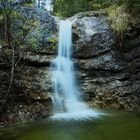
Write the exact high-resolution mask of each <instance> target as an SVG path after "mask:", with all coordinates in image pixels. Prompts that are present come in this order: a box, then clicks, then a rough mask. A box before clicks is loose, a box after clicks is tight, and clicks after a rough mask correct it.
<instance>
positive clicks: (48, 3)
mask: <svg viewBox="0 0 140 140" xmlns="http://www.w3.org/2000/svg"><path fill="white" fill-rule="evenodd" d="M35 4H36V6H37V7H38V8H43V9H46V10H47V11H49V12H51V11H53V5H52V0H35Z"/></svg>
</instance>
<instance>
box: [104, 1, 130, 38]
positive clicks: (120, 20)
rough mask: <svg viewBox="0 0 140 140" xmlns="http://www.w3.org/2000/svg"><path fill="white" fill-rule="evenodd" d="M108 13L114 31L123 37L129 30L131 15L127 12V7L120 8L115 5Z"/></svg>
mask: <svg viewBox="0 0 140 140" xmlns="http://www.w3.org/2000/svg"><path fill="white" fill-rule="evenodd" d="M107 12H108V15H109V19H110V21H111V27H112V29H114V30H115V31H116V32H117V33H118V34H119V35H120V36H123V33H124V32H125V31H127V29H128V25H129V19H130V15H129V14H128V12H127V5H126V4H123V5H121V6H118V5H117V4H114V5H112V6H111V7H109V8H108V9H107Z"/></svg>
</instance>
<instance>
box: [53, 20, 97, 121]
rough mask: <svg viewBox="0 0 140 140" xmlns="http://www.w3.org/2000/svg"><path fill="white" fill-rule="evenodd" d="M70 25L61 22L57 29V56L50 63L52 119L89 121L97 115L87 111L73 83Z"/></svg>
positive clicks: (94, 112) (90, 110) (68, 22)
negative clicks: (52, 88)
mask: <svg viewBox="0 0 140 140" xmlns="http://www.w3.org/2000/svg"><path fill="white" fill-rule="evenodd" d="M71 53H72V23H71V22H70V21H67V20H65V21H61V22H60V27H59V44H58V56H57V57H56V58H55V59H54V60H53V61H52V68H53V76H52V82H53V84H54V95H53V113H54V115H53V116H52V117H51V118H53V119H75V120H79V119H89V118H91V117H97V116H98V115H99V113H97V112H96V111H93V110H92V109H89V107H88V106H87V105H86V104H85V103H84V102H83V101H82V100H81V99H80V97H79V91H78V89H77V87H76V83H75V73H74V64H73V62H72V58H71V55H72V54H71Z"/></svg>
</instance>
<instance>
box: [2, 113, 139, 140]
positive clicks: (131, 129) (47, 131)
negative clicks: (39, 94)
mask: <svg viewBox="0 0 140 140" xmlns="http://www.w3.org/2000/svg"><path fill="white" fill-rule="evenodd" d="M139 139H140V115H138V114H134V113H125V112H123V113H120V112H119V113H107V114H106V115H104V116H102V117H101V118H98V119H97V118H96V119H92V120H88V121H62V120H61V121H54V120H53V121H52V120H41V121H38V122H33V123H30V124H24V125H22V126H17V127H9V128H3V129H0V140H139Z"/></svg>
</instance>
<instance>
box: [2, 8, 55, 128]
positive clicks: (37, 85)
mask: <svg viewBox="0 0 140 140" xmlns="http://www.w3.org/2000/svg"><path fill="white" fill-rule="evenodd" d="M17 10H19V12H21V13H22V14H23V16H24V17H25V18H28V19H31V20H33V21H34V22H36V21H37V22H38V23H39V25H40V27H41V31H42V30H44V32H41V33H40V32H39V33H38V32H36V31H34V32H32V33H31V34H29V36H28V37H30V36H32V35H33V36H34V38H35V39H36V37H37V36H41V38H40V39H41V40H39V44H38V45H39V50H33V49H32V48H31V47H30V44H27V46H26V47H25V45H24V46H20V47H19V48H18V49H17V52H16V56H15V61H16V62H18V63H17V64H16V67H15V80H14V88H13V89H12V93H11V94H10V97H9V101H8V104H7V108H6V109H5V110H6V111H5V112H4V114H3V116H2V117H1V118H0V126H2V125H5V124H11V123H12V124H13V123H16V124H17V123H20V122H27V121H30V120H31V121H32V120H35V119H38V118H42V117H47V116H48V115H49V114H50V113H51V109H50V108H51V96H52V94H51V93H52V83H51V77H50V75H51V70H50V64H51V60H52V59H53V58H54V57H55V54H56V42H57V40H55V39H54V37H53V36H54V34H55V33H56V25H55V21H54V18H53V17H52V16H51V15H49V14H48V12H46V11H42V10H39V9H38V8H37V9H36V8H28V7H17ZM46 29H47V31H46ZM28 45H29V46H28ZM11 51H12V50H11V49H10V48H8V47H7V46H5V47H2V46H1V45H0V108H1V106H2V104H3V103H4V101H5V95H6V92H7V89H8V86H9V82H10V72H11Z"/></svg>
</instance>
